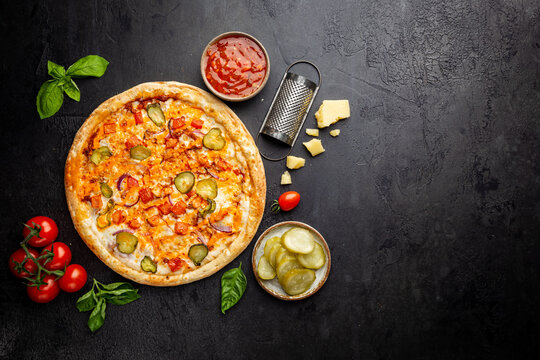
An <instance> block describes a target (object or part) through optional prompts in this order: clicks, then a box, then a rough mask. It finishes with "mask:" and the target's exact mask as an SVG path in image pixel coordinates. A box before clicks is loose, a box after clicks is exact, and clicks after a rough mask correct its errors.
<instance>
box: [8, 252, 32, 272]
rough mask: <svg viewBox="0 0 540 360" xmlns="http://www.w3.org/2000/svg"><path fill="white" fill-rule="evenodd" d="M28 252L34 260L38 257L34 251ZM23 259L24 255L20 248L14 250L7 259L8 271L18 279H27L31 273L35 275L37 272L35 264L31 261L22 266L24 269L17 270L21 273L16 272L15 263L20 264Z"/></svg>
mask: <svg viewBox="0 0 540 360" xmlns="http://www.w3.org/2000/svg"><path fill="white" fill-rule="evenodd" d="M28 252H29V253H30V254H32V256H33V257H35V258H36V259H37V257H38V256H39V255H38V252H37V251H36V250H34V249H28ZM25 258H26V253H25V252H24V250H23V249H21V248H19V249H18V250H16V251H15V252H14V253H13V254H11V256H10V257H9V270H11V272H12V273H13V275H15V276H16V277H18V278H23V277H28V276H30V275H31V274H33V273H35V272H36V271H37V268H38V267H37V265H36V263H35V262H33V261H32V260H28V261H27V262H26V263H25V264H24V267H23V268H22V269H21V268H20V269H19V270H20V271H21V272H18V271H17V264H16V263H15V262H17V263H22V262H23V260H24V259H25ZM25 270H26V271H25Z"/></svg>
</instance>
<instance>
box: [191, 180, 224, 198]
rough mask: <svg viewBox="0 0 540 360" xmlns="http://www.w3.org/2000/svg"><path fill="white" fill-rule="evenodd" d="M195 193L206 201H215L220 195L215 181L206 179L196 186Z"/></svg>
mask: <svg viewBox="0 0 540 360" xmlns="http://www.w3.org/2000/svg"><path fill="white" fill-rule="evenodd" d="M195 192H196V193H197V194H198V195H200V196H202V197H203V198H205V199H215V198H216V196H217V194H218V186H217V183H216V180H214V179H204V180H201V181H198V182H197V184H196V185H195Z"/></svg>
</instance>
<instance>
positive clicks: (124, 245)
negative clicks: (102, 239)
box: [116, 231, 139, 254]
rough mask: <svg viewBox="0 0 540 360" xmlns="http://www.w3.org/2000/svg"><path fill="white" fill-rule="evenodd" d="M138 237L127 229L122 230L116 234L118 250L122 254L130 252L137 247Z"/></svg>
mask: <svg viewBox="0 0 540 360" xmlns="http://www.w3.org/2000/svg"><path fill="white" fill-rule="evenodd" d="M138 243H139V239H138V238H137V237H136V236H135V235H133V234H131V233H128V232H127V231H122V232H120V233H118V234H116V244H117V245H118V251H120V252H121V253H124V254H131V253H132V252H134V251H135V249H136V248H137V244H138Z"/></svg>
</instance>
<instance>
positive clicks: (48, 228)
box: [23, 216, 58, 247]
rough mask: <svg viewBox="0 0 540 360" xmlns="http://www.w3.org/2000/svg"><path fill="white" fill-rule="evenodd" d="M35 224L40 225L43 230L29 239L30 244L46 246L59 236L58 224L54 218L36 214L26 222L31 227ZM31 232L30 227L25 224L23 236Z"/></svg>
mask: <svg viewBox="0 0 540 360" xmlns="http://www.w3.org/2000/svg"><path fill="white" fill-rule="evenodd" d="M34 224H36V225H38V226H40V227H41V230H40V231H39V235H38V236H32V237H31V238H30V240H29V241H28V244H29V245H30V246H33V247H44V246H47V245H49V244H50V243H52V242H53V241H54V240H56V237H57V236H58V226H57V225H56V223H55V222H54V220H53V219H51V218H48V217H46V216H36V217H33V218H31V219H30V220H28V221H27V222H26V225H28V226H30V227H31V228H33V227H35V225H34ZM36 231H37V230H36ZM29 234H30V229H29V228H28V227H26V226H25V227H24V229H23V236H24V237H25V238H26V237H27V236H28V235H29ZM36 235H37V233H36Z"/></svg>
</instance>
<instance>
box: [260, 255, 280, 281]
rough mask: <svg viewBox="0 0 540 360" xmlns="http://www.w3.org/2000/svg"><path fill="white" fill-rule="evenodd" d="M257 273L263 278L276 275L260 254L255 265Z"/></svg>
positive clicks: (264, 257)
mask: <svg viewBox="0 0 540 360" xmlns="http://www.w3.org/2000/svg"><path fill="white" fill-rule="evenodd" d="M257 275H259V277H260V278H261V279H263V280H272V279H273V278H275V277H276V271H275V270H274V268H273V267H272V265H270V263H269V262H268V259H267V258H266V256H264V255H263V256H261V259H260V260H259V264H258V265H257Z"/></svg>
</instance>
